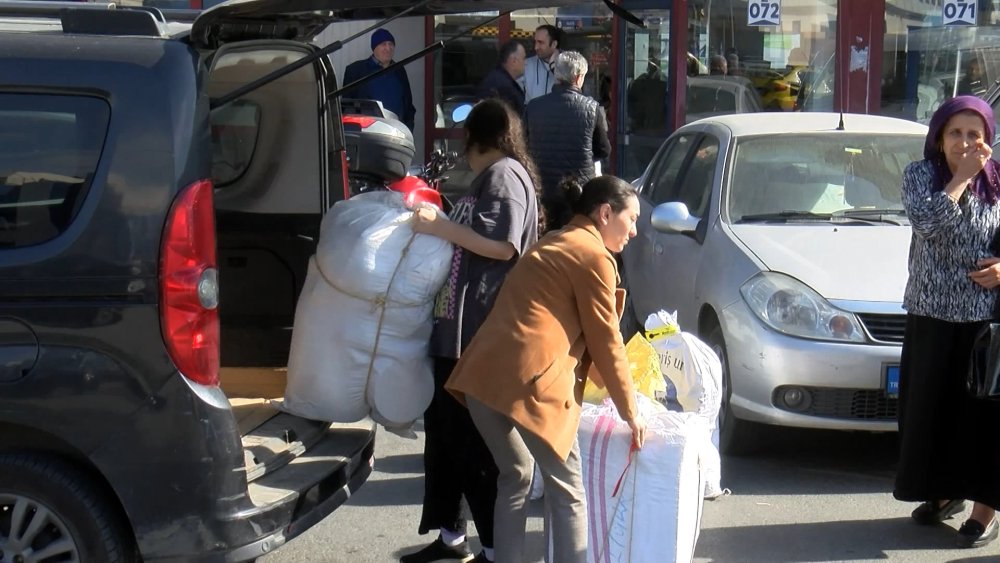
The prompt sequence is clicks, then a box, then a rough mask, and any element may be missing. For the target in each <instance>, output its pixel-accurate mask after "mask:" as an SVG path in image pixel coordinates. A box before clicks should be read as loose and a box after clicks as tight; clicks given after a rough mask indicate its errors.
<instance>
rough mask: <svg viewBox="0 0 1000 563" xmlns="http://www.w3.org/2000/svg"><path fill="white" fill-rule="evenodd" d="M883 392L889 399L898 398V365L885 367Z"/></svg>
mask: <svg viewBox="0 0 1000 563" xmlns="http://www.w3.org/2000/svg"><path fill="white" fill-rule="evenodd" d="M885 394H886V396H887V397H889V398H890V399H898V398H899V366H897V365H893V366H886V367H885Z"/></svg>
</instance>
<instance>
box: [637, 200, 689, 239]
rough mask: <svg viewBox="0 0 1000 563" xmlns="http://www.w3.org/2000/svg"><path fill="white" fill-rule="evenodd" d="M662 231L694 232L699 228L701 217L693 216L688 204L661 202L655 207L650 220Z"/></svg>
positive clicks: (655, 227) (654, 226)
mask: <svg viewBox="0 0 1000 563" xmlns="http://www.w3.org/2000/svg"><path fill="white" fill-rule="evenodd" d="M649 222H650V223H651V224H652V225H653V228H654V229H656V230H657V231H660V232H661V233H682V234H683V233H693V232H695V231H696V230H697V229H698V223H699V222H700V219H699V218H698V217H693V216H692V215H691V213H690V212H689V211H688V207H687V205H685V204H683V203H681V202H679V201H671V202H668V203H661V204H660V205H657V206H656V207H655V208H654V209H653V215H652V216H651V217H650V221H649Z"/></svg>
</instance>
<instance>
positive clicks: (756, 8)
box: [747, 0, 781, 25]
mask: <svg viewBox="0 0 1000 563" xmlns="http://www.w3.org/2000/svg"><path fill="white" fill-rule="evenodd" d="M779 23H781V0H769V1H765V0H750V2H748V3H747V25H778V24H779Z"/></svg>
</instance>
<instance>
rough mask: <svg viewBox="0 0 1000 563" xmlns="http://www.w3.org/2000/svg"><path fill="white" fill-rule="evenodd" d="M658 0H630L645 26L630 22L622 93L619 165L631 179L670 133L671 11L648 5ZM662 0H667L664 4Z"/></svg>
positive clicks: (632, 9)
mask: <svg viewBox="0 0 1000 563" xmlns="http://www.w3.org/2000/svg"><path fill="white" fill-rule="evenodd" d="M652 4H653V3H652V2H646V1H643V2H624V3H623V7H625V8H626V9H628V10H629V11H631V12H632V13H633V14H635V15H636V16H638V17H639V18H642V20H643V21H644V22H645V23H646V27H645V29H643V28H639V27H636V26H634V25H630V24H628V23H625V22H623V21H620V23H619V25H622V26H625V32H624V33H623V34H621V36H623V41H624V53H623V55H624V57H623V58H624V63H623V66H622V68H621V72H620V75H621V81H620V86H619V88H621V89H622V90H624V94H623V95H622V96H619V107H620V111H619V112H618V115H620V116H621V119H619V123H618V141H619V142H618V147H617V148H618V155H619V160H620V163H619V165H618V168H619V170H620V171H621V175H622V177H623V178H625V179H626V180H632V179H634V178H637V177H638V176H639V175H640V174H642V172H643V170H645V168H646V165H647V164H649V161H650V160H652V159H653V155H654V154H656V150H657V149H658V148H659V147H660V144H661V143H662V142H663V140H664V139H666V138H667V135H668V134H669V129H668V115H669V106H668V104H669V101H668V100H669V99H668V96H667V69H668V68H669V54H670V10H666V9H652V8H647V7H646V5H652ZM661 5H662V3H661Z"/></svg>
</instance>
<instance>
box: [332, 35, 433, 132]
mask: <svg viewBox="0 0 1000 563" xmlns="http://www.w3.org/2000/svg"><path fill="white" fill-rule="evenodd" d="M395 53H396V38H395V37H393V36H392V34H391V33H389V31H388V30H386V29H377V30H375V33H373V34H372V56H370V57H368V58H367V59H361V60H359V61H354V62H353V63H351V64H349V65H347V70H345V71H344V84H345V85H347V84H350V83H351V82H354V81H355V80H359V79H361V78H364V77H365V76H368V75H369V74H372V73H375V72H377V71H379V70H381V69H383V68H385V67H387V66H389V65H390V64H392V62H393V61H392V56H393V55H394V54H395ZM344 97H345V98H360V99H363V100H378V101H380V102H382V105H383V106H384V107H385V109H387V110H389V111H391V112H392V113H395V114H396V116H397V117H398V118H399V120H400V121H402V122H403V123H405V124H406V126H407V127H409V128H410V131H411V132H412V131H413V123H414V118H415V117H416V114H417V108H415V107H414V106H413V93H412V92H411V91H410V79H409V78H408V77H407V76H406V69H405V68H403V67H399V68H398V69H396V70H394V71H392V72H390V73H388V74H383V75H382V76H380V77H378V78H374V79H372V80H369V81H368V82H366V83H364V84H362V85H361V86H359V87H357V88H354V89H353V90H351V91H349V92H347V93H346V94H345V95H344Z"/></svg>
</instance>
